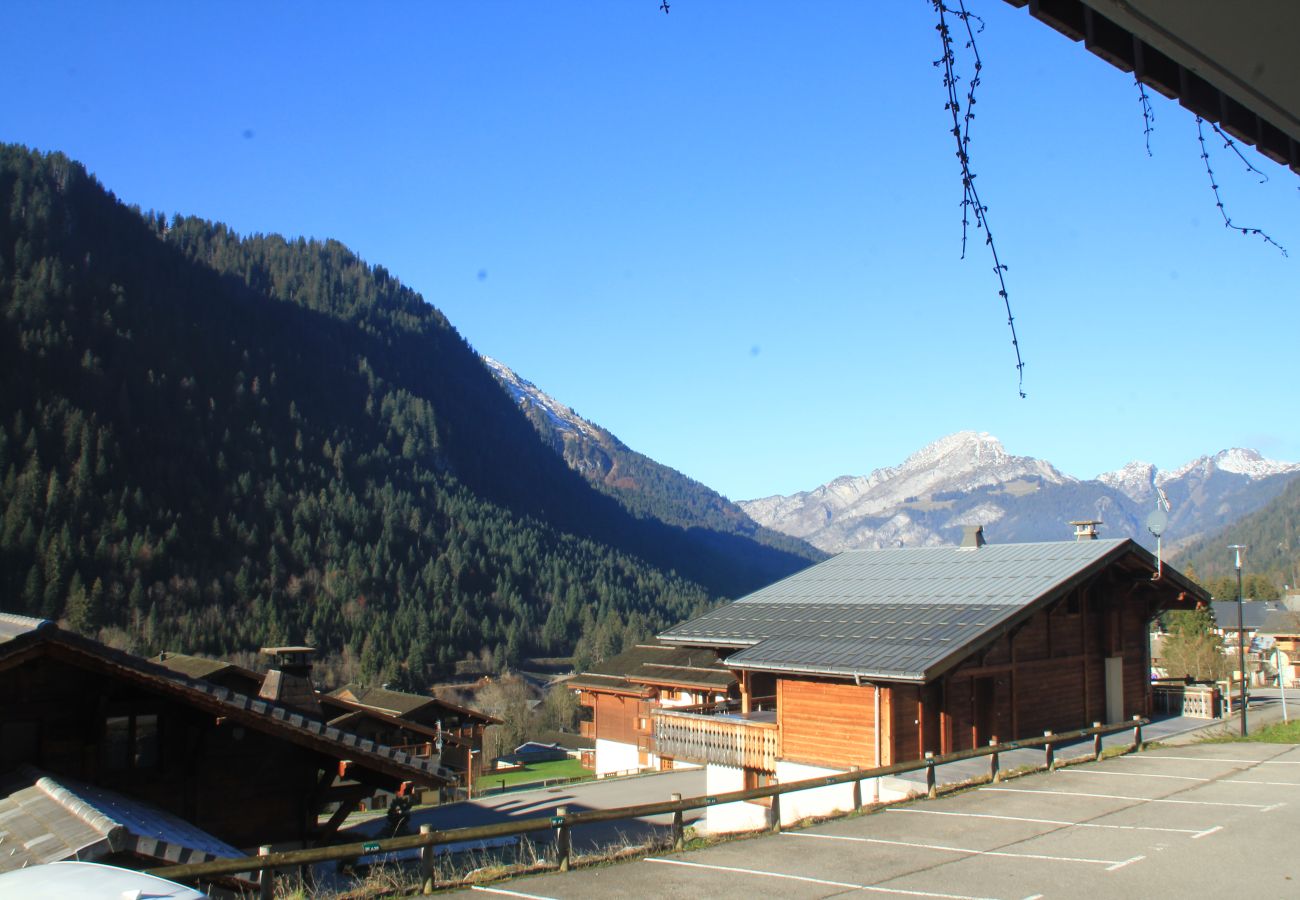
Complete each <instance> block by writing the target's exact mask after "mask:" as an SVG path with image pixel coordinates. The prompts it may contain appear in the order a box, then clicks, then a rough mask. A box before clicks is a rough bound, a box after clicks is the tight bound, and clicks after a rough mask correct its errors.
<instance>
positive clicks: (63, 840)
mask: <svg viewBox="0 0 1300 900" xmlns="http://www.w3.org/2000/svg"><path fill="white" fill-rule="evenodd" d="M0 844H3V846H5V847H8V848H9V852H7V853H0V872H4V871H8V870H10V869H19V868H23V867H24V866H29V865H36V864H38V863H47V862H55V861H57V860H63V859H81V860H87V859H104V858H106V857H109V856H112V855H114V854H117V853H131V854H135V855H137V856H141V857H144V858H146V859H150V860H156V861H163V862H179V861H181V860H182V859H184V860H185V861H187V862H206V861H207V860H211V859H222V858H230V857H237V856H240V855H241V854H240V852H239V850H237V849H236V848H234V847H232V846H230V845H229V844H227V843H225V842H224V841H221V840H219V839H218V838H215V837H213V836H212V835H211V834H208V833H207V832H206V831H203V830H202V829H200V828H198V827H196V826H194V825H192V824H190V823H189V822H186V821H185V820H184V819H181V818H178V817H177V816H174V815H172V814H171V813H169V812H165V811H164V810H161V809H159V808H157V807H156V806H153V805H151V804H149V803H146V802H144V801H142V800H137V799H134V798H131V797H127V796H125V795H123V794H119V793H117V792H115V791H110V790H106V789H105V788H99V787H93V786H91V785H88V784H83V783H82V782H79V781H75V780H73V779H71V778H63V777H61V776H54V775H50V774H48V773H46V772H42V771H41V770H39V769H36V768H34V767H32V766H28V765H22V766H19V767H18V768H17V769H15V770H14V771H13V772H11V773H9V775H7V776H6V777H5V779H4V781H3V783H0Z"/></svg>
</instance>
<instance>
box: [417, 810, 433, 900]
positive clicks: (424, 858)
mask: <svg viewBox="0 0 1300 900" xmlns="http://www.w3.org/2000/svg"><path fill="white" fill-rule="evenodd" d="M431 831H433V826H432V825H421V826H420V834H429V833H430V832H431ZM420 890H421V891H422V892H423V893H425V894H432V893H433V844H423V845H421V847H420Z"/></svg>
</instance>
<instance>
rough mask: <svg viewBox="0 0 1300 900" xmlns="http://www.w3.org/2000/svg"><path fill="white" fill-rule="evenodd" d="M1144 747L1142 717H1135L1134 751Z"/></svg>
mask: <svg viewBox="0 0 1300 900" xmlns="http://www.w3.org/2000/svg"><path fill="white" fill-rule="evenodd" d="M1141 749H1142V717H1141V716H1134V717H1133V752H1134V753H1136V752H1137V751H1139V750H1141Z"/></svg>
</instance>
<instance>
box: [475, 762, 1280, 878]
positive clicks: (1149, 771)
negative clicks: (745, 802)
mask: <svg viewBox="0 0 1300 900" xmlns="http://www.w3.org/2000/svg"><path fill="white" fill-rule="evenodd" d="M1297 829H1300V748H1297V747H1295V746H1292V745H1279V744H1241V743H1234V744H1189V745H1184V746H1173V747H1164V748H1161V749H1158V750H1154V751H1148V752H1144V753H1140V754H1134V755H1129V756H1123V757H1115V758H1112V759H1107V760H1103V761H1102V762H1100V763H1092V764H1087V765H1079V766H1071V767H1069V768H1066V769H1061V770H1058V771H1056V772H1053V773H1042V774H1038V775H1031V776H1027V777H1024V778H1019V779H1014V780H1010V781H1005V782H1002V783H1000V784H996V785H986V786H983V787H981V788H978V789H975V790H970V791H965V792H963V793H959V794H952V795H948V796H946V797H941V798H940V799H938V800H933V801H915V802H912V803H908V804H902V805H899V806H895V807H890V808H888V809H887V810H885V811H882V812H879V813H876V814H874V815H868V816H860V817H854V818H845V819H838V820H834V821H831V822H826V823H824V824H821V825H817V826H814V827H811V828H807V829H803V830H798V831H787V832H785V833H783V834H780V835H770V836H765V837H761V838H756V839H753V840H744V841H732V842H728V843H724V844H719V845H716V846H713V847H710V848H708V849H705V850H699V851H694V852H687V853H683V854H661V855H658V856H654V857H650V858H647V859H643V860H639V861H636V862H631V863H626V864H622V865H615V866H604V867H597V868H590V869H579V870H576V871H573V872H569V873H553V874H547V875H540V876H535V877H530V878H520V879H515V880H513V881H510V882H504V883H500V884H497V885H493V886H490V887H488V888H486V889H479V892H486V893H492V894H496V895H499V896H500V895H507V896H508V895H513V896H516V897H521V896H522V897H532V898H556V900H569V898H575V900H577V898H600V900H605V898H608V897H611V896H624V895H628V894H630V893H635V894H636V895H637V896H638V897H710V898H714V897H717V898H730V897H734V898H744V900H750V898H752V897H753V896H755V895H756V894H759V893H762V894H779V895H781V896H782V897H791V898H822V897H831V896H837V895H840V894H844V893H846V892H861V893H871V894H877V895H887V896H898V897H936V898H945V900H986V898H997V900H1003V898H1005V900H1022V898H1030V897H1032V898H1040V897H1042V898H1058V897H1059V898H1095V897H1099V896H1107V897H1109V896H1117V897H1119V896H1122V897H1137V896H1141V897H1155V898H1159V897H1187V896H1198V897H1199V896H1238V895H1240V894H1243V893H1250V894H1252V895H1256V896H1264V897H1280V896H1297V895H1300V857H1298V856H1297V855H1296V854H1295V853H1294V852H1293V849H1292V841H1291V839H1290V838H1289V837H1288V836H1289V835H1291V834H1294V833H1295V832H1296V831H1297Z"/></svg>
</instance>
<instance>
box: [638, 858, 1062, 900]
mask: <svg viewBox="0 0 1300 900" xmlns="http://www.w3.org/2000/svg"><path fill="white" fill-rule="evenodd" d="M645 861H646V862H650V863H662V864H664V865H669V866H687V867H689V868H692V869H707V870H709V871H713V872H735V873H737V874H739V875H758V876H761V877H764V878H781V879H785V880H787V881H802V882H805V883H807V884H824V885H826V886H827V887H839V888H848V889H850V890H857V891H872V892H874V893H877V894H899V895H901V896H904V897H936V898H939V900H994V898H991V897H968V896H966V895H964V894H940V893H936V892H934V891H912V890H908V889H906V888H889V887H882V886H880V885H875V884H854V883H852V882H848V881H829V880H827V879H825V878H810V877H808V876H806V875H788V874H786V873H784V872H768V871H766V870H764V869H746V868H741V867H740V866H715V865H711V864H709V863H700V862H687V861H686V860H684V859H661V858H659V857H655V856H649V857H646V859H645ZM1040 896H1041V895H1040Z"/></svg>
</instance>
